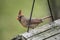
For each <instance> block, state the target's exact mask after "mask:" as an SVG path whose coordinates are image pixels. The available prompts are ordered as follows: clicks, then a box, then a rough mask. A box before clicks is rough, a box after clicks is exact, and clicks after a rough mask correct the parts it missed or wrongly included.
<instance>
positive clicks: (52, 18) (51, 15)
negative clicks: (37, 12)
mask: <svg viewBox="0 0 60 40" xmlns="http://www.w3.org/2000/svg"><path fill="white" fill-rule="evenodd" d="M47 2H48V6H49V10H50V14H51V18H52V21H54V17H53V14H52V9H51V6H50V2H49V0H47Z"/></svg>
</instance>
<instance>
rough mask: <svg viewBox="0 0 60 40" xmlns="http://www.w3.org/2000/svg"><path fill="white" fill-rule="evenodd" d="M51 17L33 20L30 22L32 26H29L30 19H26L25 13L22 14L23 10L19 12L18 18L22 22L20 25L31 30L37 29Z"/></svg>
mask: <svg viewBox="0 0 60 40" xmlns="http://www.w3.org/2000/svg"><path fill="white" fill-rule="evenodd" d="M50 17H51V16H46V17H43V18H39V19H38V18H35V19H33V18H32V19H31V21H30V25H29V19H28V18H26V17H25V16H24V15H23V13H22V10H19V12H18V16H17V20H18V21H19V22H20V24H21V25H22V26H23V27H26V28H27V27H28V26H29V28H32V29H34V28H36V27H37V26H38V25H39V24H40V23H43V20H45V19H47V18H50Z"/></svg>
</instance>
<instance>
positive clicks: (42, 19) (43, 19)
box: [42, 16, 51, 20]
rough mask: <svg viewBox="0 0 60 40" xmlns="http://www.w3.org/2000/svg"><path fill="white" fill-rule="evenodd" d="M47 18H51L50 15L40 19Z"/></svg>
mask: <svg viewBox="0 0 60 40" xmlns="http://www.w3.org/2000/svg"><path fill="white" fill-rule="evenodd" d="M48 18H51V16H46V17H43V18H42V20H45V19H48Z"/></svg>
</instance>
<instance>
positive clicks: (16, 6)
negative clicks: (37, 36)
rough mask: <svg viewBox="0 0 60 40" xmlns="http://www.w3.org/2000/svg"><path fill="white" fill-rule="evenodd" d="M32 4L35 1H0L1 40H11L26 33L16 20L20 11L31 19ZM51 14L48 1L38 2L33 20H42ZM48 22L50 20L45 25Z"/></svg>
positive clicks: (39, 0)
mask: <svg viewBox="0 0 60 40" xmlns="http://www.w3.org/2000/svg"><path fill="white" fill-rule="evenodd" d="M32 2H33V0H0V40H11V38H13V37H15V36H16V35H18V34H20V33H24V32H25V31H26V28H24V27H22V25H21V24H20V23H19V22H18V20H17V19H16V18H17V15H18V11H19V10H22V13H23V14H24V15H25V17H27V18H29V17H30V11H31V6H32ZM49 13H50V12H49V8H48V4H47V0H36V2H35V7H34V12H33V18H42V17H45V16H48V15H49ZM48 22H49V19H48V21H47V20H46V21H45V22H44V24H45V23H48Z"/></svg>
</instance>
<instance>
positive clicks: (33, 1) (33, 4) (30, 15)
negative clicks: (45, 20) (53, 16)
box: [27, 0, 35, 32]
mask: <svg viewBox="0 0 60 40" xmlns="http://www.w3.org/2000/svg"><path fill="white" fill-rule="evenodd" d="M34 3H35V0H33V4H32V9H31V13H30V19H29V23H28V29H27V32H29V26H30V24H31V19H32V14H33V8H34Z"/></svg>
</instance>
